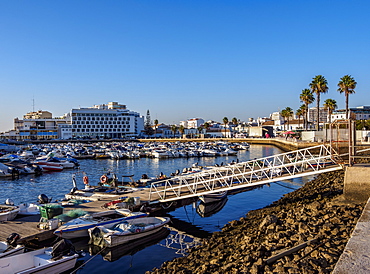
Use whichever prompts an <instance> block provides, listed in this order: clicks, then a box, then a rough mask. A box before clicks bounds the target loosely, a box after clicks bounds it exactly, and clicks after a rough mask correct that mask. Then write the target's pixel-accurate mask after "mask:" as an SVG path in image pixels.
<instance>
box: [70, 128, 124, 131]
mask: <svg viewBox="0 0 370 274" xmlns="http://www.w3.org/2000/svg"><path fill="white" fill-rule="evenodd" d="M112 131H113V132H116V131H119V130H117V129H115V128H113V129H111V130H108V129H106V128H101V129H100V130H90V129H88V128H87V129H84V128H82V129H79V128H77V129H72V132H112ZM121 131H125V130H121ZM126 131H130V130H129V129H128V128H126Z"/></svg>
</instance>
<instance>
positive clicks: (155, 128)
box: [154, 119, 158, 137]
mask: <svg viewBox="0 0 370 274" xmlns="http://www.w3.org/2000/svg"><path fill="white" fill-rule="evenodd" d="M157 128H158V120H157V119H155V120H154V131H155V133H154V135H155V137H157Z"/></svg>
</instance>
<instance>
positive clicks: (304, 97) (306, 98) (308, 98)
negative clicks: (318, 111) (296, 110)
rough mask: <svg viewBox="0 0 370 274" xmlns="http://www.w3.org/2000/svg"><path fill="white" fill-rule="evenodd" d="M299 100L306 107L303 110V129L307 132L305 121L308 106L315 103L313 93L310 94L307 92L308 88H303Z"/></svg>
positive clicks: (306, 121) (306, 122) (309, 91)
mask: <svg viewBox="0 0 370 274" xmlns="http://www.w3.org/2000/svg"><path fill="white" fill-rule="evenodd" d="M299 99H300V100H301V102H303V103H304V104H305V106H306V108H305V119H304V120H305V129H306V130H307V127H308V119H307V115H308V105H310V104H312V103H313V102H314V101H315V97H314V96H313V93H312V91H311V90H309V89H308V88H305V89H303V90H302V93H301V95H300V96H299Z"/></svg>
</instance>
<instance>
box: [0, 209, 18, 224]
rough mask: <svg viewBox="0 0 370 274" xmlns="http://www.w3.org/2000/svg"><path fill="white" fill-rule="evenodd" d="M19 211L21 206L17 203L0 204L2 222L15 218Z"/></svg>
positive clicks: (0, 219)
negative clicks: (16, 204)
mask: <svg viewBox="0 0 370 274" xmlns="http://www.w3.org/2000/svg"><path fill="white" fill-rule="evenodd" d="M18 212H19V207H18V206H15V205H0V222H1V221H11V220H13V219H14V218H15V217H16V216H17V214H18Z"/></svg>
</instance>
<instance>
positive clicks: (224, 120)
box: [222, 117, 229, 137]
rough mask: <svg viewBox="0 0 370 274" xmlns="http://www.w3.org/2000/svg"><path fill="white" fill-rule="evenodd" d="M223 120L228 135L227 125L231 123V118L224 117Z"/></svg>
mask: <svg viewBox="0 0 370 274" xmlns="http://www.w3.org/2000/svg"><path fill="white" fill-rule="evenodd" d="M222 122H223V123H224V125H225V137H226V126H227V124H228V123H229V119H227V117H224V118H223V119H222Z"/></svg>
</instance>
